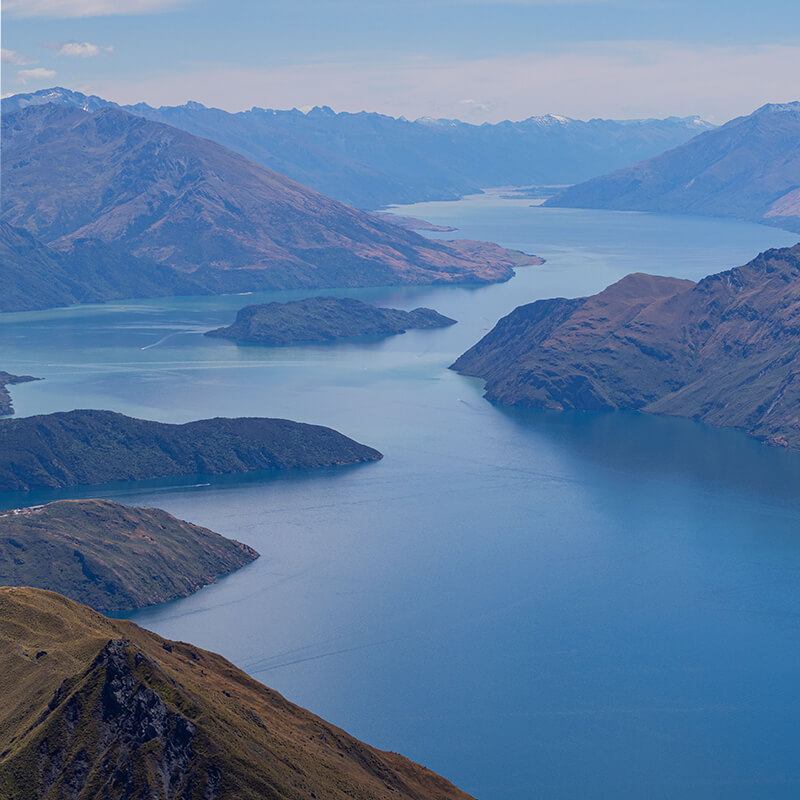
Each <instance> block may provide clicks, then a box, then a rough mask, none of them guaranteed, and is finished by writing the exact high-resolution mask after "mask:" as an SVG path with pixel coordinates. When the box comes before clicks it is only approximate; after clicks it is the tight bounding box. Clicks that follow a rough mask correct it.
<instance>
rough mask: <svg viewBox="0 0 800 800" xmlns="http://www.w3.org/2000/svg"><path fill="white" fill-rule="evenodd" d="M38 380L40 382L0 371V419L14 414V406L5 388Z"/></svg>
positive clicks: (32, 378)
mask: <svg viewBox="0 0 800 800" xmlns="http://www.w3.org/2000/svg"><path fill="white" fill-rule="evenodd" d="M38 380H40V378H34V377H32V376H30V375H12V374H11V373H10V372H2V371H0V417H5V416H9V415H11V414H13V413H14V405H13V403H12V402H11V395H10V394H9V393H8V389H6V386H12V385H13V384H15V383H28V382H29V381H38Z"/></svg>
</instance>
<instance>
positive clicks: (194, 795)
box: [0, 588, 470, 800]
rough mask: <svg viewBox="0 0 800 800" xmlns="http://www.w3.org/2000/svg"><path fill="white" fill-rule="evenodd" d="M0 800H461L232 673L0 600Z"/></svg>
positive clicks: (84, 620)
mask: <svg viewBox="0 0 800 800" xmlns="http://www.w3.org/2000/svg"><path fill="white" fill-rule="evenodd" d="M0 691H1V692H2V697H3V703H2V704H0V796H2V797H3V799H4V800H54V798H57V799H58V800H67V798H69V799H70V800H94V798H103V800H195V799H199V798H204V800H265V798H270V799H271V800H300V799H301V798H320V799H321V798H325V799H326V800H354V798H357V799H359V800H390V799H391V800H470V798H469V797H468V795H466V794H465V793H464V792H461V791H460V790H459V789H457V788H456V787H455V786H453V785H452V784H451V783H449V782H448V781H447V780H445V779H444V778H442V777H440V776H439V775H436V774H435V773H433V772H431V771H430V770H428V769H426V768H425V767H422V766H420V765H419V764H415V763H413V762H411V761H408V760H407V759H405V758H403V757H402V756H399V755H397V754H395V753H388V752H384V751H381V750H377V749H375V748H373V747H370V746H369V745H366V744H364V743H363V742H360V741H358V740H357V739H355V738H353V737H352V736H350V735H349V734H347V733H345V731H343V730H341V729H339V728H336V727H334V726H333V725H331V724H329V723H327V722H325V721H324V720H322V719H320V718H319V717H316V716H314V715H313V714H311V713H309V712H308V711H305V710H304V709H302V708H299V707H298V706H295V705H293V704H292V703H289V702H288V701H287V700H285V699H284V698H283V697H281V696H280V695H279V694H278V693H277V692H274V691H272V690H271V689H268V688H267V687H266V686H263V685H262V684H260V683H258V682H256V681H254V680H253V679H252V678H250V677H249V676H247V675H246V674H245V673H243V672H242V671H241V670H239V669H237V668H236V667H235V666H234V665H233V664H231V663H230V662H229V661H226V660H225V659H224V658H222V657H221V656H218V655H216V654H215V653H210V652H208V651H205V650H201V649H200V648H197V647H194V646H193V645H191V644H186V643H184V642H173V641H169V640H166V639H162V638H161V637H160V636H156V635H155V634H153V633H150V632H149V631H146V630H143V629H142V628H139V627H138V626H136V625H134V624H133V623H131V622H126V621H123V620H111V619H107V618H106V617H103V616H102V615H100V614H98V613H96V612H94V611H92V610H91V609H89V608H87V607H86V606H81V605H79V604H77V603H74V602H73V601H71V600H67V599H66V598H65V597H62V596H61V595H58V594H54V593H52V592H46V591H42V590H40V589H30V588H0Z"/></svg>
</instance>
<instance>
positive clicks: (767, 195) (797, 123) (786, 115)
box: [545, 102, 800, 232]
mask: <svg viewBox="0 0 800 800" xmlns="http://www.w3.org/2000/svg"><path fill="white" fill-rule="evenodd" d="M798 184H800V102H796V103H783V104H770V105H766V106H763V107H762V108H759V109H758V110H757V111H755V112H753V113H752V114H750V115H749V116H746V117H739V118H737V119H734V120H731V121H730V122H728V123H727V124H725V125H723V126H722V127H721V128H717V129H715V130H711V131H707V132H705V133H702V134H701V135H700V136H697V137H696V138H694V139H691V140H690V141H689V142H687V143H686V144H683V145H681V146H679V147H676V148H675V149H674V150H669V151H667V152H666V153H663V154H661V155H659V156H656V157H654V158H650V159H648V160H646V161H642V162H640V163H638V164H634V165H633V166H630V167H626V168H625V169H620V170H617V171H616V172H612V173H611V174H609V175H603V176H602V177H599V178H593V179H592V180H589V181H586V182H584V183H580V184H578V185H576V186H572V187H571V188H569V189H567V190H566V191H564V192H562V193H561V194H559V195H556V196H555V197H553V198H551V199H550V200H548V201H547V202H546V203H545V205H549V206H568V207H572V208H616V209H631V210H638V211H661V212H667V213H675V214H705V215H708V216H716V217H736V218H738V219H748V220H753V221H754V222H763V223H767V224H771V225H777V226H779V227H782V228H786V229H787V230H791V231H798V232H800V189H798Z"/></svg>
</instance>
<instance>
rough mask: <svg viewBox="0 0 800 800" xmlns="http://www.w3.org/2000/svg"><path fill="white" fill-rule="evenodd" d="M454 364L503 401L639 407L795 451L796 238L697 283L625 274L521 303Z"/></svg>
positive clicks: (799, 275) (799, 402)
mask: <svg viewBox="0 0 800 800" xmlns="http://www.w3.org/2000/svg"><path fill="white" fill-rule="evenodd" d="M453 368H454V369H456V370H457V371H459V372H462V373H463V374H467V375H474V376H477V377H481V378H484V379H485V380H486V396H487V397H488V398H489V399H491V400H495V401H497V402H500V403H504V404H508V405H522V406H538V407H541V408H553V409H564V408H579V409H641V410H643V411H648V412H652V413H660V414H670V415H674V416H683V417H690V418H692V419H697V420H700V421H702V422H706V423H709V424H712V425H719V426H725V427H732V428H738V429H741V430H744V431H746V432H748V433H749V434H751V435H752V436H754V437H756V438H758V439H761V440H763V441H766V442H768V443H770V444H777V445H783V446H789V447H794V448H800V245H795V246H794V247H787V248H782V249H775V250H768V251H767V252H765V253H762V254H761V255H759V256H758V257H757V258H755V259H753V260H752V261H751V262H749V263H748V264H745V265H744V266H742V267H736V268H734V269H731V270H728V271H726V272H721V273H718V274H716V275H710V276H709V277H707V278H704V279H703V280H702V281H700V282H699V283H697V284H694V283H692V282H691V281H682V280H678V279H675V278H661V277H657V276H652V275H629V276H628V277H626V278H623V279H622V280H621V281H619V282H618V283H616V284H614V285H613V286H610V287H609V288H608V289H606V290H604V291H603V292H600V293H599V294H597V295H594V296H593V297H589V298H580V299H576V300H564V299H555V300H543V301H540V302H537V303H531V304H530V305H527V306H521V307H520V308H517V309H516V310H515V311H513V312H512V313H511V314H509V315H508V316H507V317H505V318H504V319H502V320H500V322H498V323H497V325H496V326H495V328H494V329H493V330H492V331H491V332H490V333H488V334H487V335H486V336H485V337H484V338H483V339H482V340H481V341H480V342H478V344H476V345H475V346H474V347H472V348H471V349H470V350H469V351H467V352H466V353H465V354H464V355H462V356H461V357H460V358H459V359H458V360H457V361H456V362H455V364H453Z"/></svg>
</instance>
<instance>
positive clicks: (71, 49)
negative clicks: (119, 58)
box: [56, 42, 114, 58]
mask: <svg viewBox="0 0 800 800" xmlns="http://www.w3.org/2000/svg"><path fill="white" fill-rule="evenodd" d="M113 49H114V48H112V47H98V46H97V45H96V44H90V43H89V42H64V44H62V45H61V47H60V48H59V50H58V52H57V53H56V55H58V56H78V57H79V58H93V57H94V56H99V55H100V54H101V53H111V52H112V51H113Z"/></svg>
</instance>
